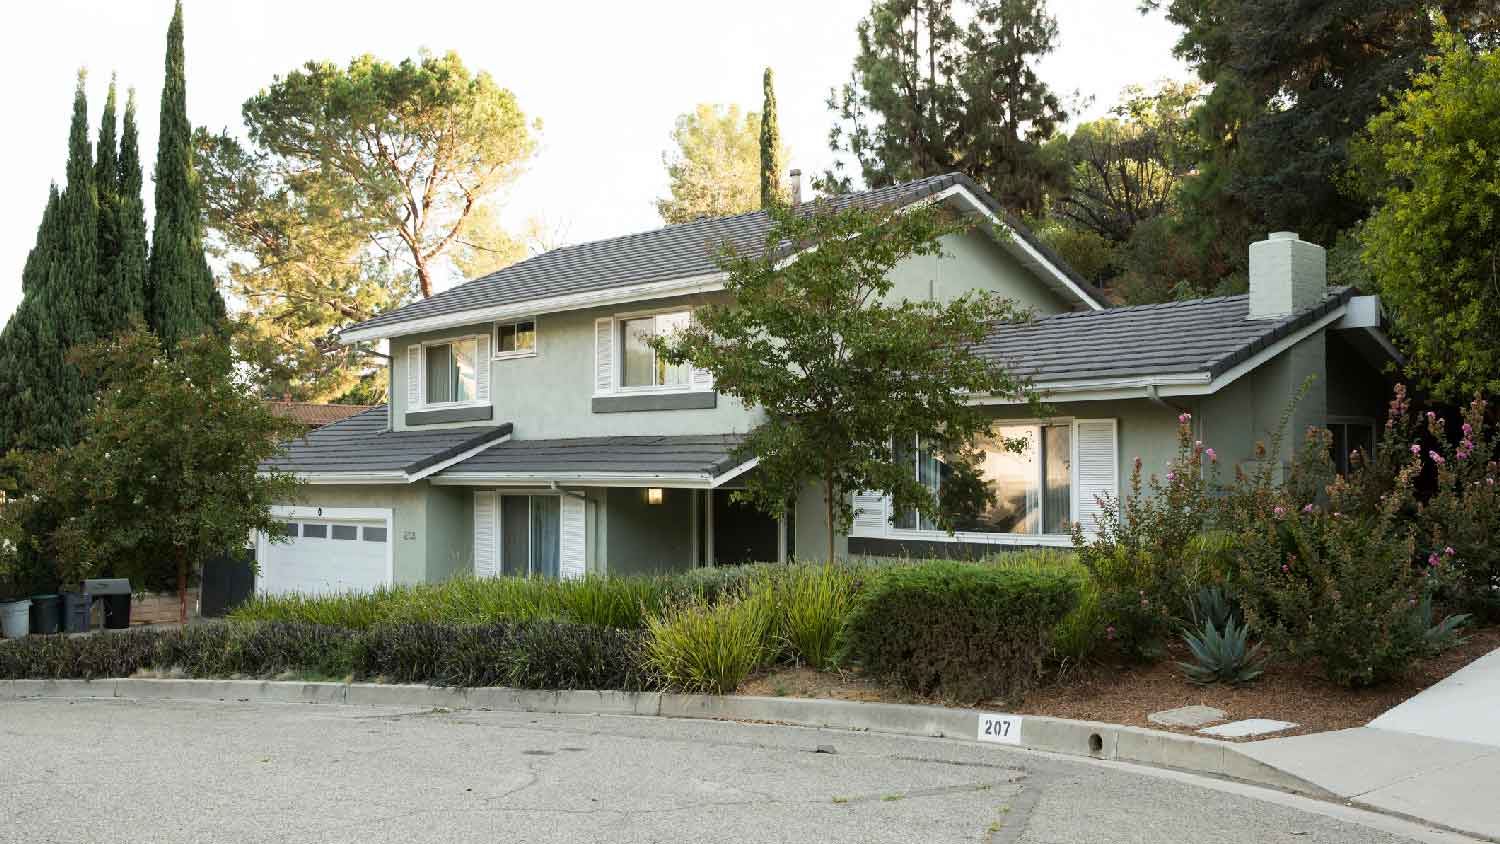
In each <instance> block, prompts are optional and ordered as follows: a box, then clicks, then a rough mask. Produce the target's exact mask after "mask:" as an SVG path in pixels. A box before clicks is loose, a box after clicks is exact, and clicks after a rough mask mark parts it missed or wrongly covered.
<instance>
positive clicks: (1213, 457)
mask: <svg viewBox="0 0 1500 844" xmlns="http://www.w3.org/2000/svg"><path fill="white" fill-rule="evenodd" d="M1203 453H1204V454H1205V455H1207V456H1208V460H1209V462H1210V463H1217V462H1219V454H1218V452H1216V451H1214V450H1213V449H1211V448H1206V449H1204V450H1203Z"/></svg>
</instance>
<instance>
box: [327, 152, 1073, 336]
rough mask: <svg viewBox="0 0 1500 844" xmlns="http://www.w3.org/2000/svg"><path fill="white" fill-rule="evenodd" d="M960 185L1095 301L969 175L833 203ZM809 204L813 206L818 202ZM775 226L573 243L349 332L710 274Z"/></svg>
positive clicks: (688, 227) (733, 220)
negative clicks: (729, 250) (725, 250)
mask: <svg viewBox="0 0 1500 844" xmlns="http://www.w3.org/2000/svg"><path fill="white" fill-rule="evenodd" d="M954 185H962V186H964V187H966V188H968V190H969V191H970V192H971V193H973V194H974V195H975V196H976V197H978V198H979V199H980V201H981V202H983V203H985V205H987V206H988V207H989V208H990V210H991V211H992V212H993V213H995V214H997V215H999V216H1001V217H1002V218H1004V219H1005V220H1006V222H1007V223H1008V224H1009V225H1010V226H1011V227H1012V228H1014V229H1015V231H1016V232H1017V233H1018V235H1019V236H1020V237H1021V238H1022V239H1023V240H1025V241H1026V242H1027V243H1028V244H1030V245H1031V246H1032V247H1033V248H1034V249H1036V250H1037V251H1038V252H1041V253H1042V254H1043V255H1044V256H1046V258H1047V260H1048V261H1049V262H1051V263H1052V264H1054V265H1055V266H1057V267H1058V268H1059V269H1060V270H1062V271H1063V272H1064V273H1067V274H1068V276H1069V278H1071V279H1072V280H1073V282H1074V283H1075V284H1077V285H1078V286H1079V287H1080V288H1082V289H1083V290H1085V291H1089V295H1090V296H1091V298H1095V299H1096V300H1097V294H1096V293H1095V291H1094V288H1093V286H1092V285H1091V284H1089V283H1088V282H1086V281H1084V280H1083V279H1082V278H1081V277H1080V276H1078V274H1077V273H1076V272H1074V271H1073V270H1072V269H1071V268H1070V267H1068V266H1067V264H1066V262H1064V261H1063V260H1062V259H1061V258H1059V257H1058V256H1057V255H1056V254H1055V253H1053V252H1052V251H1051V250H1050V249H1048V248H1047V247H1046V246H1045V245H1044V244H1042V243H1041V242H1040V241H1039V240H1037V238H1036V236H1035V235H1034V234H1032V233H1031V232H1030V231H1029V230H1027V229H1026V227H1025V226H1023V225H1022V224H1021V223H1020V221H1019V220H1016V219H1015V218H1014V217H1012V216H1010V215H1008V214H1006V212H1005V211H1004V210H1003V209H1001V208H1000V206H999V205H998V204H997V203H996V202H995V201H994V199H993V198H992V197H990V195H989V194H988V193H986V192H985V191H984V189H983V188H981V187H979V185H978V184H976V183H975V182H974V180H972V179H970V178H969V177H968V176H965V175H963V174H962V173H948V174H945V175H942V176H932V177H929V178H926V179H919V180H917V181H913V182H906V183H904V184H899V185H892V186H890V187H884V188H876V189H873V190H867V191H862V192H859V193H850V194H843V195H840V196H833V197H829V198H828V199H827V202H828V203H829V204H830V205H832V206H833V207H835V208H843V207H847V206H849V205H852V204H859V205H864V206H877V205H906V204H908V203H911V202H914V201H916V200H919V199H922V198H924V197H928V196H931V195H933V194H935V193H939V192H941V191H943V190H946V189H947V188H949V187H952V186H954ZM808 207H812V206H811V204H809V206H808ZM770 229H771V218H770V215H768V214H767V213H766V212H764V211H752V212H750V213H747V214H738V215H735V216H732V217H715V218H710V219H703V220H695V221H693V222H691V223H682V224H680V225H675V226H667V227H665V228H660V229H655V230H653V231H648V232H641V233H639V234H630V235H625V236H623V237H613V238H609V239H606V240H596V241H592V242H590V243H580V244H578V245H576V246H565V247H562V248H560V249H554V250H552V251H551V252H546V253H543V254H541V255H537V256H536V257H533V258H528V259H527V260H525V261H522V262H520V263H518V264H512V265H511V266H508V267H505V268H503V269H500V270H497V271H495V272H493V273H490V274H489V275H487V276H483V277H481V278H477V279H474V280H473V281H468V282H465V283H463V284H460V285H458V286H456V287H453V288H451V289H449V290H445V291H443V292H442V293H439V294H437V295H436V296H433V297H431V298H429V299H423V300H421V301H419V302H413V303H411V304H409V305H406V306H404V307H401V308H397V309H396V310H394V311H389V312H387V313H383V314H380V315H379V316H376V317H374V318H372V319H368V320H365V321H364V322H361V323H359V324H358V325H354V326H351V327H350V328H347V329H345V330H346V331H354V330H363V329H367V328H377V327H380V326H389V325H394V324H396V323H400V322H405V321H407V320H415V319H423V318H428V317H435V316H444V315H448V314H456V313H461V312H463V311H468V310H473V309H476V308H485V307H494V306H500V305H513V304H522V303H525V302H528V301H532V300H536V299H543V298H550V297H553V296H561V295H566V294H573V293H588V292H593V291H598V290H607V289H609V288H614V287H625V286H629V285H635V284H642V283H647V282H656V281H670V280H673V279H682V278H691V277H693V276H699V275H706V274H709V273H713V272H716V271H717V269H718V267H717V264H716V263H715V258H716V256H717V255H718V254H719V251H720V249H721V248H722V247H723V246H724V245H725V244H726V243H727V244H732V245H733V246H734V247H736V248H738V249H753V248H758V247H759V246H761V245H762V244H764V242H765V239H766V234H767V233H768V232H769V231H770Z"/></svg>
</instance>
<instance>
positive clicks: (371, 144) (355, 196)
mask: <svg viewBox="0 0 1500 844" xmlns="http://www.w3.org/2000/svg"><path fill="white" fill-rule="evenodd" d="M243 113H244V118H245V124H246V127H247V128H248V129H249V132H250V140H251V142H252V144H253V146H254V147H255V149H256V152H257V153H258V160H259V161H260V163H261V164H262V165H263V166H265V167H267V168H269V172H270V174H271V176H272V178H273V179H276V180H287V181H291V182H299V183H300V182H306V183H316V187H309V188H306V189H307V190H309V191H313V192H315V193H317V194H318V195H320V196H324V197H337V198H339V199H341V200H342V201H345V202H348V203H349V205H348V207H347V209H346V213H347V214H348V215H349V216H350V217H351V218H353V219H355V220H363V221H366V222H367V223H368V225H369V227H370V229H369V232H368V235H369V236H370V237H371V238H373V239H374V240H375V241H376V243H377V244H378V245H379V247H380V249H381V250H383V251H384V252H385V253H386V254H387V255H388V256H389V257H390V258H392V259H396V258H398V257H399V258H400V259H401V260H404V262H405V263H406V264H407V265H408V266H409V268H410V269H411V271H412V272H414V273H415V274H416V279H417V284H418V286H419V287H420V288H421V291H422V295H423V296H431V295H432V294H433V290H434V286H433V285H434V281H435V276H436V266H437V265H438V264H439V263H440V262H441V260H442V259H443V257H444V256H445V255H447V253H448V250H449V249H450V248H451V247H452V246H453V244H454V243H455V242H456V241H457V240H458V239H459V238H461V237H462V236H463V235H464V233H465V231H466V229H467V226H468V224H469V222H470V219H471V216H472V215H473V213H474V212H475V210H476V209H477V208H478V207H480V206H481V205H482V204H483V202H484V200H485V199H486V198H489V197H493V196H494V194H495V193H496V192H497V191H498V190H500V189H501V188H504V187H505V186H507V185H509V184H511V183H513V182H514V181H515V179H516V178H517V177H518V176H520V174H521V173H522V171H523V170H524V168H525V165H526V163H527V161H529V160H530V158H531V156H532V154H533V153H534V152H535V151H536V139H535V137H534V134H533V133H534V132H537V131H540V129H541V124H540V123H539V122H537V123H528V122H527V119H526V115H525V114H523V113H522V112H521V109H520V106H519V105H518V104H517V103H516V98H515V95H514V94H512V93H511V92H510V91H508V90H506V89H505V88H501V87H500V86H499V85H497V84H495V81H494V79H492V78H491V77H490V75H489V74H488V73H484V72H480V73H477V74H476V73H470V71H469V69H468V68H467V67H465V66H464V63H463V60H462V59H460V58H459V57H458V54H457V53H451V52H450V53H447V54H446V55H443V56H433V55H428V54H425V53H424V54H423V55H422V56H421V57H420V59H419V60H418V61H412V60H411V59H407V60H404V61H402V62H401V63H400V64H394V65H393V64H390V63H389V62H384V61H381V60H379V59H377V58H375V57H374V56H370V55H365V56H360V57H359V58H356V59H354V60H353V61H352V62H350V63H349V66H348V67H347V68H345V69H340V68H338V67H336V66H335V65H333V64H331V63H327V62H308V63H307V64H305V65H304V66H303V67H302V68H300V69H298V70H294V71H292V72H291V73H288V74H287V75H286V76H285V77H278V78H277V79H276V80H275V81H274V82H273V83H272V84H271V87H270V88H268V89H266V90H264V91H262V92H261V93H259V94H257V95H255V96H254V97H251V98H250V99H249V100H248V101H246V103H245V106H244V109H243ZM292 188H293V189H296V190H301V189H303V188H302V187H301V186H300V185H298V184H293V185H292Z"/></svg>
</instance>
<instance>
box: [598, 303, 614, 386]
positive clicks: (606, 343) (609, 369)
mask: <svg viewBox="0 0 1500 844" xmlns="http://www.w3.org/2000/svg"><path fill="white" fill-rule="evenodd" d="M614 391H615V321H614V319H613V318H612V317H602V318H600V319H596V320H594V393H595V395H603V394H605V393H612V392H614Z"/></svg>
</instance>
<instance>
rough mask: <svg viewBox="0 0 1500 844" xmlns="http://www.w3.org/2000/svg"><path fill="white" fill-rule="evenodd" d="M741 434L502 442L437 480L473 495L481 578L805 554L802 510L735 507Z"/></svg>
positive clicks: (640, 570) (750, 464)
mask: <svg viewBox="0 0 1500 844" xmlns="http://www.w3.org/2000/svg"><path fill="white" fill-rule="evenodd" d="M739 443H740V438H739V437H737V436H733V435H715V436H623V437H586V438H573V439H557V440H510V441H507V442H503V443H499V444H497V445H495V446H493V447H491V448H488V449H486V450H484V451H483V452H481V453H479V454H476V455H474V456H472V457H470V458H468V459H467V460H464V461H463V462H461V463H458V464H456V465H454V466H451V467H449V468H448V469H446V470H445V471H443V472H440V473H439V474H437V475H435V476H433V477H432V479H431V482H432V483H433V484H434V485H436V486H460V487H466V488H468V489H470V490H472V495H473V508H474V509H473V536H474V546H473V547H474V555H473V567H474V574H475V575H476V576H481V577H485V576H494V575H519V576H543V577H564V578H568V577H581V576H584V575H587V574H595V575H603V574H609V575H646V574H660V573H667V572H674V571H684V570H687V569H690V568H695V567H702V566H713V565H732V564H736V563H745V562H752V561H755V562H765V561H786V560H788V559H790V558H791V557H792V555H793V554H794V553H795V547H794V542H795V539H794V535H795V531H794V529H793V525H792V519H793V516H792V514H785V515H783V516H782V517H781V518H773V517H771V516H768V515H766V514H764V513H762V512H760V511H758V510H756V509H755V508H754V507H751V506H749V505H746V504H742V503H740V502H736V501H734V500H733V493H734V491H735V490H737V489H742V488H743V487H744V484H745V480H746V478H747V477H748V475H749V473H750V472H753V471H754V469H755V461H754V460H739V459H737V458H736V457H735V455H734V452H735V449H736V447H737V446H738V445H739Z"/></svg>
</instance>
